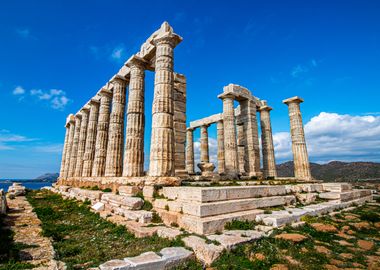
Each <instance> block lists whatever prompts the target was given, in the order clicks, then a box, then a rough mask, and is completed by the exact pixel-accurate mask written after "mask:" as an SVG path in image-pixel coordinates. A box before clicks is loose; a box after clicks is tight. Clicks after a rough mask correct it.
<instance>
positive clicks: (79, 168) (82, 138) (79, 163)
mask: <svg viewBox="0 0 380 270" xmlns="http://www.w3.org/2000/svg"><path fill="white" fill-rule="evenodd" d="M80 114H81V115H82V122H81V126H80V134H79V145H78V155H77V160H76V165H75V171H74V176H75V177H81V176H82V172H83V156H84V150H85V148H86V138H87V127H88V116H89V114H90V107H89V106H85V107H83V108H82V110H81V111H80Z"/></svg>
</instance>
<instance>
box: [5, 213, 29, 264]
mask: <svg viewBox="0 0 380 270" xmlns="http://www.w3.org/2000/svg"><path fill="white" fill-rule="evenodd" d="M5 227H6V224H5V215H0V270H18V269H32V268H33V267H34V266H33V265H32V264H30V263H25V262H21V261H20V256H19V253H20V251H21V250H23V249H25V248H30V247H32V246H31V245H25V244H23V243H18V242H14V240H13V236H14V233H13V232H12V231H11V230H10V229H8V228H5Z"/></svg>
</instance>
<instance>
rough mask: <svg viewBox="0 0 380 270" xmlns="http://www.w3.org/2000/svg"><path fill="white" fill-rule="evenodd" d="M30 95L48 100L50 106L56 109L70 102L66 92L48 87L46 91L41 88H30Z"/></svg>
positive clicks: (61, 108) (60, 108) (62, 107)
mask: <svg viewBox="0 0 380 270" xmlns="http://www.w3.org/2000/svg"><path fill="white" fill-rule="evenodd" d="M30 95H31V96H35V97H37V98H38V100H43V101H47V102H49V103H50V107H52V108H53V109H56V110H63V109H64V108H65V107H66V105H67V104H68V103H69V102H70V99H69V98H67V97H66V93H65V92H64V91H62V90H60V89H50V90H49V91H46V92H45V91H43V90H41V89H32V90H30Z"/></svg>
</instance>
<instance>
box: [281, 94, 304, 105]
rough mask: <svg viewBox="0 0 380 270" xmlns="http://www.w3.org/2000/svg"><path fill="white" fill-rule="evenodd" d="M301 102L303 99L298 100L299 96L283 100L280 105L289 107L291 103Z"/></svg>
mask: <svg viewBox="0 0 380 270" xmlns="http://www.w3.org/2000/svg"><path fill="white" fill-rule="evenodd" d="M302 102H303V99H302V98H300V97H299V96H295V97H291V98H287V99H284V100H283V101H282V103H285V104H286V105H289V104H291V103H298V104H299V103H302Z"/></svg>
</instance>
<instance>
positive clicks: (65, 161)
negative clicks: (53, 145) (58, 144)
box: [59, 114, 75, 178]
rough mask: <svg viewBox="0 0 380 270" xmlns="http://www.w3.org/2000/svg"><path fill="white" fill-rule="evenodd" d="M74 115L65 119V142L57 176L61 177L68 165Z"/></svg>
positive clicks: (64, 174)
mask: <svg viewBox="0 0 380 270" xmlns="http://www.w3.org/2000/svg"><path fill="white" fill-rule="evenodd" d="M74 121H75V120H74V115H73V114H70V115H69V116H68V117H67V119H66V125H65V127H66V135H65V143H64V146H63V153H62V162H61V171H60V174H59V176H60V177H61V178H66V177H67V174H68V171H69V166H70V155H71V147H72V143H73V138H74V130H75V127H74V125H75V124H74Z"/></svg>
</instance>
